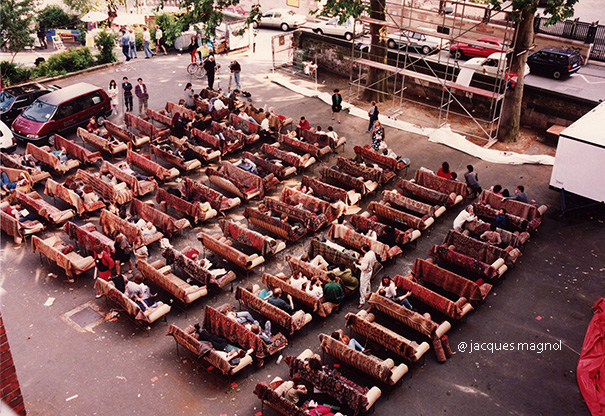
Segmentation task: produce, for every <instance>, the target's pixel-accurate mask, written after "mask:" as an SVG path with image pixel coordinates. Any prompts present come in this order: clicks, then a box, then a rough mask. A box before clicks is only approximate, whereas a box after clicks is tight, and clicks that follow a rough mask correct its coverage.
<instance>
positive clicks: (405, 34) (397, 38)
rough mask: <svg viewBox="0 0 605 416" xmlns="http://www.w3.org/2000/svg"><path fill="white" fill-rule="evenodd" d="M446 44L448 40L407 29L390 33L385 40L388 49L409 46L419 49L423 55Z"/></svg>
mask: <svg viewBox="0 0 605 416" xmlns="http://www.w3.org/2000/svg"><path fill="white" fill-rule="evenodd" d="M448 44H449V42H447V41H445V40H443V39H440V38H437V37H434V36H427V35H424V34H422V33H416V32H412V31H409V30H402V31H401V34H399V33H391V34H389V36H388V40H387V46H388V47H389V48H390V49H405V48H410V49H415V50H417V51H420V52H422V53H423V54H425V55H428V54H429V53H433V52H436V51H438V50H439V49H442V48H443V47H444V45H448Z"/></svg>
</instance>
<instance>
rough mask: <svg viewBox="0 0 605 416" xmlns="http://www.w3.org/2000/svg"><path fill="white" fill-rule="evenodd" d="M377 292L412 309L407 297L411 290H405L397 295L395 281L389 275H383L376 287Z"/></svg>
mask: <svg viewBox="0 0 605 416" xmlns="http://www.w3.org/2000/svg"><path fill="white" fill-rule="evenodd" d="M378 294H379V295H381V296H384V297H385V298H387V299H389V300H392V301H393V302H397V303H399V304H400V305H401V306H403V307H405V308H407V309H410V310H411V309H412V304H411V303H410V301H409V300H408V299H407V298H408V297H410V295H411V294H412V292H411V291H409V292H407V293H406V294H405V295H403V296H397V286H395V282H393V280H392V279H391V278H390V277H389V276H383V277H382V281H381V282H380V286H379V287H378Z"/></svg>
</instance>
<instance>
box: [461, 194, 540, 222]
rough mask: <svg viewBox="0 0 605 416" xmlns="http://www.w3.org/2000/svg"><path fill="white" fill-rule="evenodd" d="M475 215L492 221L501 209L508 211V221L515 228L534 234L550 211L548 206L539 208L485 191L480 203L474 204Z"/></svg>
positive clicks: (480, 196)
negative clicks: (543, 217)
mask: <svg viewBox="0 0 605 416" xmlns="http://www.w3.org/2000/svg"><path fill="white" fill-rule="evenodd" d="M473 207H474V208H475V215H477V216H478V217H482V218H488V219H490V220H492V219H495V218H496V213H497V211H499V210H500V209H502V208H504V209H506V219H507V221H508V223H510V224H511V225H512V226H514V227H515V228H517V229H519V230H520V231H528V232H532V231H534V230H536V229H537V228H538V226H539V225H540V224H542V216H543V215H544V214H545V213H546V211H547V210H548V207H547V206H546V205H540V206H539V207H537V206H535V205H532V204H526V203H523V202H520V201H513V200H512V199H506V198H504V197H502V196H500V195H496V194H495V193H493V192H490V191H487V190H484V191H483V192H481V195H479V202H475V203H474V204H473Z"/></svg>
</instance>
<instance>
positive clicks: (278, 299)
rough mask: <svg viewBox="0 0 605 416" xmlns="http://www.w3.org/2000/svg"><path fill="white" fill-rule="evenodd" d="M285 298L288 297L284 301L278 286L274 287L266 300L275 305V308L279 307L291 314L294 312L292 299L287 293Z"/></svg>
mask: <svg viewBox="0 0 605 416" xmlns="http://www.w3.org/2000/svg"><path fill="white" fill-rule="evenodd" d="M287 299H288V302H286V301H285V300H284V299H283V292H282V290H281V289H280V288H279V287H278V288H275V290H274V291H273V295H272V296H271V297H270V298H269V299H267V302H269V303H270V304H271V305H273V306H275V307H276V308H279V309H281V310H282V311H284V312H287V313H288V314H290V315H292V313H293V312H294V301H293V300H292V296H291V295H287Z"/></svg>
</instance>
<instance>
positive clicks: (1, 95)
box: [0, 91, 15, 113]
mask: <svg viewBox="0 0 605 416" xmlns="http://www.w3.org/2000/svg"><path fill="white" fill-rule="evenodd" d="M13 101H15V96H14V95H12V94H11V93H9V92H6V91H0V110H2V112H3V113H4V112H5V111H8V110H9V109H10V108H11V105H12V104H13Z"/></svg>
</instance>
